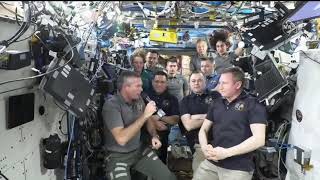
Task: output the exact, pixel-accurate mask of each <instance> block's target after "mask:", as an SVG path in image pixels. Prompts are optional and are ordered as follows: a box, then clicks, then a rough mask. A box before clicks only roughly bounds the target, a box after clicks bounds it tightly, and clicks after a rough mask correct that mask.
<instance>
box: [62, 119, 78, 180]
mask: <svg viewBox="0 0 320 180" xmlns="http://www.w3.org/2000/svg"><path fill="white" fill-rule="evenodd" d="M75 121H76V119H73V122H72V128H71V134H70V139H69V144H68V149H67V159H66V164H65V166H66V167H65V171H64V179H65V180H67V173H68V159H69V152H70V146H71V142H72V140H73V136H74V134H73V130H74V125H75Z"/></svg>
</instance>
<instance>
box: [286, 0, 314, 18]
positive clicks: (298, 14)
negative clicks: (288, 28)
mask: <svg viewBox="0 0 320 180" xmlns="http://www.w3.org/2000/svg"><path fill="white" fill-rule="evenodd" d="M317 17H320V1H306V2H298V4H297V5H296V8H295V9H294V10H293V11H292V12H291V13H290V15H289V17H288V19H289V20H290V21H291V22H297V21H301V20H308V19H314V18H317Z"/></svg>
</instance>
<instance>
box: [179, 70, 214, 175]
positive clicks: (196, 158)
mask: <svg viewBox="0 0 320 180" xmlns="http://www.w3.org/2000/svg"><path fill="white" fill-rule="evenodd" d="M189 84H190V89H191V92H192V93H191V94H190V95H188V96H185V97H184V98H183V99H182V101H181V102H180V115H181V121H182V124H183V127H184V128H185V130H186V132H185V135H186V138H187V141H188V145H189V146H190V148H191V150H192V152H193V160H192V170H193V172H195V171H196V169H197V168H198V166H199V164H200V163H201V162H202V161H203V160H204V159H205V157H204V155H203V153H202V151H201V148H200V145H199V141H198V132H199V129H200V127H201V125H202V122H203V121H204V119H205V117H206V113H207V110H208V107H209V106H210V104H211V103H212V102H213V101H214V100H215V99H216V98H217V97H220V94H219V93H218V92H216V91H213V92H208V91H205V87H206V80H205V77H204V75H203V74H202V73H201V72H200V71H195V72H192V74H191V75H190V82H189Z"/></svg>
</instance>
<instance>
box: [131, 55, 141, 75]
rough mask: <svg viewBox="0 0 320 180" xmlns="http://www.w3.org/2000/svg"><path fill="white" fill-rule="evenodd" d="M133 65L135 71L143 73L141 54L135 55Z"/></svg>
mask: <svg viewBox="0 0 320 180" xmlns="http://www.w3.org/2000/svg"><path fill="white" fill-rule="evenodd" d="M132 65H133V68H134V71H135V72H138V73H141V72H142V70H143V65H144V63H143V58H142V57H139V56H135V57H134V58H133V60H132Z"/></svg>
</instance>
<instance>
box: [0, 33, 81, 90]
mask: <svg viewBox="0 0 320 180" xmlns="http://www.w3.org/2000/svg"><path fill="white" fill-rule="evenodd" d="M35 36H36V37H38V38H39V36H37V35H36V34H35ZM63 37H64V38H65V39H66V41H67V43H68V45H69V46H70V47H71V48H70V49H69V51H68V52H66V53H65V55H63V56H62V58H61V59H63V58H64V57H65V56H66V55H67V54H69V52H70V51H71V52H72V55H71V57H70V59H69V60H68V61H67V62H66V63H64V64H63V65H62V66H60V67H57V68H55V69H53V70H50V71H48V72H45V73H43V74H39V75H36V76H30V77H25V78H19V79H14V80H9V81H4V82H0V85H3V84H7V83H11V82H16V81H24V80H29V79H34V78H38V77H42V76H45V75H47V74H50V73H52V72H54V71H56V70H58V69H60V68H63V67H64V66H65V65H67V64H68V63H69V62H70V61H71V60H72V58H73V56H74V53H73V48H74V47H76V46H77V45H78V44H76V45H74V46H71V44H70V42H69V40H68V39H67V38H66V37H65V35H63ZM41 41H42V40H41ZM42 42H43V41H42Z"/></svg>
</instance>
